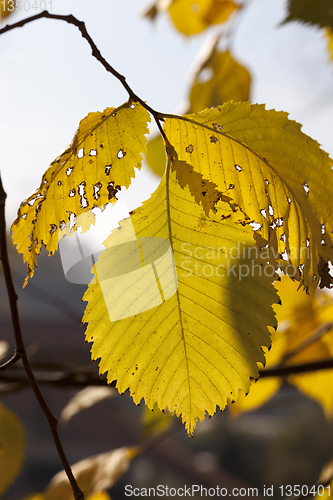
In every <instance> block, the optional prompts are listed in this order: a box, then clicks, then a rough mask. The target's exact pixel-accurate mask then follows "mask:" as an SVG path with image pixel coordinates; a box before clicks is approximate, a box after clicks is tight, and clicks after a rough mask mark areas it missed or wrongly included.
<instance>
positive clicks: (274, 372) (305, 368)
mask: <svg viewBox="0 0 333 500" xmlns="http://www.w3.org/2000/svg"><path fill="white" fill-rule="evenodd" d="M32 368H33V370H34V374H35V379H36V380H37V383H38V384H39V385H46V386H49V387H66V388H68V387H71V388H82V387H87V386H88V385H89V386H96V387H97V386H105V385H106V380H105V379H104V378H101V377H100V376H99V375H98V374H97V373H96V370H95V368H94V367H93V368H94V371H92V366H81V367H79V368H71V367H66V366H61V365H57V366H52V365H47V364H45V366H44V364H43V366H41V365H39V364H36V363H35V364H32ZM329 369H333V359H332V358H330V359H324V360H320V361H315V362H310V363H302V364H296V365H290V366H273V367H271V368H264V369H262V370H259V375H260V377H261V378H267V377H286V376H288V375H297V374H301V373H308V372H314V371H319V370H329ZM1 383H2V384H13V383H17V384H19V385H20V387H21V388H22V389H24V388H25V387H27V386H28V384H29V381H28V379H27V378H26V375H25V372H24V370H23V369H22V368H21V367H19V366H15V367H12V368H11V369H8V370H7V371H0V384H1ZM110 385H111V386H114V385H115V382H113V383H112V384H110ZM15 390H16V389H15ZM1 392H3V391H1V388H0V393H1Z"/></svg>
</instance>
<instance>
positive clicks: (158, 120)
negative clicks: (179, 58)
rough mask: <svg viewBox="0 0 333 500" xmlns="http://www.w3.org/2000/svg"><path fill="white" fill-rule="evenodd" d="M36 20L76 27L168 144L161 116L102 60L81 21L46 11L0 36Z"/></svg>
mask: <svg viewBox="0 0 333 500" xmlns="http://www.w3.org/2000/svg"><path fill="white" fill-rule="evenodd" d="M38 19H56V20H58V21H65V22H66V23H69V24H73V25H74V26H76V27H77V28H78V29H79V30H80V32H81V35H82V37H83V38H84V39H85V40H86V41H87V42H88V43H89V45H90V48H91V51H92V55H93V57H95V58H96V59H97V61H98V62H100V63H101V64H102V66H103V67H104V68H105V69H106V71H108V72H109V73H111V74H112V75H113V76H114V77H115V78H117V80H119V82H120V83H121V84H122V86H123V87H124V89H125V90H126V92H127V93H128V95H129V98H130V99H131V100H132V101H135V102H138V103H140V104H141V106H143V107H144V108H145V109H146V110H147V111H148V112H149V113H150V114H152V115H153V117H154V120H155V122H156V125H157V127H158V129H159V131H160V133H161V135H162V137H163V139H164V140H165V142H166V143H168V141H167V138H166V135H165V132H164V130H163V127H162V125H161V121H163V120H164V117H163V114H162V113H159V112H158V111H155V109H153V108H151V107H150V106H149V105H148V104H147V103H146V102H145V101H143V100H142V99H141V97H139V96H138V95H137V94H136V93H135V92H134V91H133V90H132V88H131V87H130V86H129V85H128V83H127V81H126V78H125V76H124V75H121V74H120V73H119V72H118V71H117V70H115V69H114V68H113V67H112V66H111V65H110V64H109V63H108V62H107V60H106V59H104V57H103V56H102V54H101V52H100V50H99V49H98V47H97V45H96V44H95V42H94V41H93V39H92V38H91V36H90V35H89V33H88V31H87V28H86V25H85V23H84V22H83V21H79V20H78V19H77V18H76V17H74V16H73V15H72V14H70V15H67V16H65V15H64V16H62V15H59V14H51V13H50V12H48V11H47V10H44V11H43V12H41V13H40V14H36V15H35V16H31V17H27V18H26V19H22V21H19V22H17V23H14V24H10V25H7V26H5V27H4V28H2V29H0V35H2V34H3V33H7V32H8V31H11V30H13V29H16V28H22V27H23V26H25V25H26V24H28V23H31V22H33V21H37V20H38Z"/></svg>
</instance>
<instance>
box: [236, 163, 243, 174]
mask: <svg viewBox="0 0 333 500" xmlns="http://www.w3.org/2000/svg"><path fill="white" fill-rule="evenodd" d="M235 169H236V170H237V172H241V171H242V170H243V169H242V167H240V166H239V165H235Z"/></svg>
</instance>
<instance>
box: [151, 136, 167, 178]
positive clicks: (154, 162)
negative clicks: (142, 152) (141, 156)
mask: <svg viewBox="0 0 333 500" xmlns="http://www.w3.org/2000/svg"><path fill="white" fill-rule="evenodd" d="M146 162H147V165H148V167H149V168H150V169H151V170H152V171H153V172H154V174H156V175H158V176H159V177H162V175H163V174H164V172H165V167H166V153H165V144H164V141H163V139H162V136H161V135H160V134H158V135H156V136H155V137H153V138H151V139H150V140H149V141H148V144H147V153H146Z"/></svg>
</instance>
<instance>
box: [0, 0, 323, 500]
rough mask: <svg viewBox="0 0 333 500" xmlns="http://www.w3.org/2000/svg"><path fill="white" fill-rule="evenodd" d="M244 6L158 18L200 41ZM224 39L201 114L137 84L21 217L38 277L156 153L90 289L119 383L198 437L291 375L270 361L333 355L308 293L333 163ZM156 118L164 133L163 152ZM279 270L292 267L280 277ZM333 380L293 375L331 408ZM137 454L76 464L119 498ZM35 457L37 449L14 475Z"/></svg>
mask: <svg viewBox="0 0 333 500" xmlns="http://www.w3.org/2000/svg"><path fill="white" fill-rule="evenodd" d="M301 3H302V5H300V3H299V2H298V1H291V2H290V4H289V16H288V18H287V19H286V21H290V20H293V19H296V18H297V19H303V20H304V21H306V22H312V23H313V24H319V25H320V26H321V27H325V28H329V27H331V21H329V20H328V17H329V16H330V15H331V14H330V11H329V10H325V9H326V3H325V2H324V1H323V2H322V6H323V11H322V12H321V14H320V15H319V14H318V19H317V18H315V19H314V18H313V17H311V16H310V19H309V18H308V15H309V7H308V5H307V2H301ZM240 10H241V6H240V5H237V4H236V3H235V2H233V1H231V0H197V1H196V2H193V1H192V0H177V1H175V0H174V1H170V2H165V1H160V0H157V1H156V2H155V4H154V5H153V6H152V7H151V8H150V9H149V10H148V11H147V12H146V16H147V17H148V18H150V19H155V18H156V16H157V15H161V13H163V11H166V12H168V15H169V16H170V19H171V21H172V22H173V24H174V26H175V27H176V28H177V30H178V31H180V32H181V33H182V34H184V35H185V36H192V35H195V34H197V33H199V32H201V31H203V30H205V29H206V28H207V27H208V26H210V25H211V24H219V23H225V22H227V23H230V22H231V21H232V17H233V16H236V15H237V13H238V12H239V11H240ZM311 12H312V13H313V9H312V10H311ZM218 42H219V37H215V38H214V39H213V40H212V43H211V44H210V48H209V50H208V51H207V53H206V57H205V58H204V59H203V60H201V63H200V66H199V68H198V71H197V74H196V76H195V78H194V81H193V84H192V87H191V89H190V92H189V104H188V112H187V113H186V114H184V115H182V116H176V115H167V114H161V113H159V112H156V111H154V110H153V109H151V108H150V107H149V106H148V105H146V104H145V103H144V102H143V101H142V100H141V99H140V98H138V97H137V96H135V94H134V93H133V92H132V91H130V92H129V95H130V98H129V101H128V102H126V103H124V104H123V105H122V106H120V107H118V108H107V109H106V110H104V111H103V112H95V113H90V114H88V115H87V116H86V117H85V118H84V119H83V120H82V121H81V123H80V125H79V128H78V130H77V132H76V133H75V136H74V138H73V140H72V143H71V144H70V146H69V147H68V148H67V149H66V150H65V151H64V152H63V153H62V154H61V155H60V156H59V157H58V158H56V160H54V161H53V162H52V164H51V165H50V167H49V168H48V169H47V170H46V172H45V174H44V175H43V178H42V181H41V184H40V186H39V188H37V189H36V191H35V192H34V193H33V194H32V195H31V196H30V197H29V198H27V199H26V200H24V202H23V203H22V204H21V206H20V209H19V212H18V217H17V219H16V220H15V222H14V223H13V226H12V235H13V244H14V245H16V247H17V250H18V252H20V253H21V254H22V255H23V260H24V262H26V264H27V270H28V277H27V279H26V282H25V285H26V284H27V282H28V279H29V278H31V277H32V276H33V274H34V269H35V267H36V266H37V256H38V255H39V253H40V251H41V248H42V246H44V247H45V248H46V249H47V250H48V252H49V254H50V255H52V254H53V253H54V252H55V251H56V250H57V248H58V243H59V241H60V240H61V239H62V238H67V237H70V236H71V235H73V234H74V233H75V231H76V230H78V229H80V230H81V231H88V230H89V227H90V226H91V225H92V224H94V221H95V213H96V210H95V209H103V208H104V207H105V206H106V204H108V203H112V204H116V203H117V193H119V192H120V191H121V190H124V189H127V188H128V187H129V185H130V183H131V179H133V178H134V176H135V175H136V174H137V171H138V170H140V168H141V165H142V157H143V155H146V158H147V162H148V164H149V165H150V166H151V168H152V170H153V171H154V172H155V173H156V174H158V175H160V176H161V182H160V185H159V187H158V188H157V190H156V191H155V193H153V195H152V196H151V197H150V198H149V199H148V200H147V201H145V202H144V203H143V204H142V206H140V207H138V208H137V209H136V210H134V211H133V212H131V213H130V214H129V217H128V218H127V219H124V220H122V221H120V222H119V228H118V229H116V230H114V231H112V232H111V234H110V235H109V237H108V238H107V239H106V241H105V242H104V245H105V247H106V249H105V251H104V252H102V253H101V255H100V256H99V259H98V261H97V262H96V264H95V266H94V269H93V273H94V278H93V279H92V281H91V283H90V285H89V287H88V289H87V291H86V294H85V296H84V300H85V301H87V302H88V305H87V308H86V311H85V314H84V317H83V321H84V322H86V323H88V326H87V329H86V333H85V337H86V341H87V342H92V343H93V345H92V349H91V355H92V359H93V360H97V359H99V360H100V361H99V370H100V373H101V374H102V373H105V372H107V381H108V382H109V383H111V382H113V381H116V387H117V389H118V391H119V392H120V393H123V392H124V391H125V390H127V389H129V390H130V393H131V395H132V398H133V400H134V402H135V403H136V404H139V403H140V401H142V399H144V401H145V403H146V405H147V406H148V408H149V409H153V408H155V409H157V408H159V409H160V410H165V409H168V410H169V411H170V412H171V413H172V414H175V415H176V416H181V417H182V421H183V422H184V423H185V427H186V429H187V432H188V433H189V434H190V435H192V434H193V432H194V429H195V427H196V423H197V420H198V419H199V420H201V421H202V420H203V419H204V417H205V414H206V413H208V415H213V414H214V413H215V412H216V409H217V408H219V409H220V410H223V409H224V408H225V406H226V404H227V403H230V402H232V403H234V402H235V401H236V400H237V401H236V403H235V405H233V406H232V407H231V408H233V412H239V411H244V410H249V409H251V408H253V407H256V406H258V405H260V404H263V403H264V402H265V401H266V400H267V399H268V398H269V397H271V396H272V395H273V394H274V392H275V391H276V390H278V388H279V386H280V384H281V379H276V378H272V379H262V380H260V381H259V382H258V384H256V385H255V386H254V387H252V388H251V385H252V384H253V383H254V382H256V381H257V380H258V378H259V368H260V367H261V366H265V364H266V358H267V362H268V364H269V365H271V366H273V365H278V366H290V365H294V364H296V363H304V362H308V361H313V360H321V359H326V358H330V357H331V356H332V354H333V353H332V352H331V351H332V349H333V347H332V339H331V333H330V332H331V326H332V325H331V323H330V317H331V312H332V299H331V297H330V296H329V295H328V294H327V293H324V292H318V291H317V292H316V294H313V295H307V293H310V292H313V291H315V290H317V287H318V285H319V286H320V287H321V288H323V287H330V286H331V283H332V277H331V275H330V273H329V263H330V262H331V261H332V260H333V252H332V248H333V244H332V234H333V201H332V200H333V197H332V193H331V190H330V186H331V185H332V168H333V162H332V160H331V159H330V158H329V156H328V155H327V154H326V153H325V152H323V151H322V150H321V149H320V148H319V146H318V144H317V143H316V142H315V141H314V140H312V139H311V138H310V137H308V136H306V135H305V134H303V133H302V132H301V127H300V125H298V124H297V123H296V122H293V121H291V120H289V119H288V116H287V114H286V113H283V112H277V111H274V110H266V109H265V107H264V106H263V105H257V104H250V103H249V102H245V101H247V100H248V99H249V93H250V84H251V78H250V75H249V73H248V71H247V70H246V68H244V67H243V66H241V65H240V64H239V63H238V62H237V61H236V60H235V59H234V58H233V56H232V54H231V51H230V50H228V51H220V50H219V49H218ZM207 70H209V71H210V78H209V79H208V80H206V81H204V82H203V81H202V78H201V75H202V72H204V71H207ZM122 83H123V82H122ZM127 89H128V87H127ZM232 101H234V102H232ZM207 108H208V109H207ZM151 119H153V120H155V121H156V123H157V125H158V128H159V130H160V135H159V136H158V137H155V138H152V139H151V140H150V141H149V143H148V146H147V136H148V133H149V130H148V123H149V122H150V121H151ZM162 125H163V126H162ZM92 210H94V211H92ZM235 249H237V254H236V256H235V253H234V252H235ZM231 264H232V265H231ZM277 273H279V274H281V273H284V274H285V275H286V276H285V278H283V279H282V281H280V283H277V280H278V279H280V278H279V274H277ZM288 275H289V277H291V278H292V279H293V280H294V282H293V281H291V280H290V278H289V277H288ZM133 276H135V282H134V283H135V287H133ZM273 283H274V284H273ZM301 287H302V288H303V291H299V292H297V294H296V291H297V289H298V288H301ZM133 288H134V289H133ZM279 296H280V298H281V299H282V303H283V306H282V307H281V306H280V305H279V304H280V298H279ZM291 297H292V299H291ZM295 297H297V298H296V301H295ZM277 320H278V322H279V325H280V326H279V328H278V329H277V331H276V332H275V330H276V328H277ZM286 321H287V322H288V324H287V323H286ZM323 323H325V324H326V326H325V327H324V328H323V326H322V324H323ZM271 335H272V337H273V349H272V350H271V351H270V348H271ZM268 351H270V352H268ZM328 373H329V374H330V372H328ZM331 376H332V375H331V374H330V375H327V373H325V374H324V375H323V374H322V372H320V371H319V372H316V373H311V374H307V375H290V376H289V377H288V380H289V381H290V382H291V383H293V384H295V385H296V386H297V387H299V388H300V389H301V390H303V391H305V392H307V393H308V394H309V395H310V396H311V397H314V398H316V399H318V400H319V401H320V402H321V403H322V404H323V406H324V408H325V411H326V412H327V414H329V413H330V412H331V411H332V407H333V392H332V388H331V386H330V384H329V381H330V377H331ZM323 380H324V382H325V383H323ZM250 388H251V392H250V396H248V397H247V398H244V395H247V394H248V393H249V391H250ZM90 397H91V396H90ZM96 399H97V400H98V399H99V398H98V397H97V398H96ZM5 411H7V410H5V409H4V412H5ZM22 441H23V437H22V440H21V442H22ZM137 453H139V450H138V449H135V448H133V449H127V448H124V449H121V450H115V451H113V452H110V453H109V454H105V456H101V457H94V458H90V459H89V460H88V461H84V462H80V463H79V464H76V466H74V468H73V469H74V472H75V475H76V477H77V478H78V482H79V484H81V485H82V486H81V487H82V488H83V490H84V491H85V493H86V495H87V496H88V498H91V500H93V499H94V500H104V499H107V498H109V497H108V495H107V494H106V493H105V492H104V490H106V489H107V488H109V487H110V486H111V485H112V484H114V482H115V481H116V479H117V477H118V476H119V475H121V474H122V473H123V472H124V471H125V470H126V469H127V468H128V466H129V463H130V461H131V459H132V458H133V457H134V456H136V454H137ZM106 455H107V456H106ZM21 461H22V448H21V449H20V450H19V451H18V452H17V461H16V465H15V467H13V470H12V475H11V478H13V477H14V476H15V475H16V473H17V470H18V469H19V463H20V462H21ZM110 463H111V465H110ZM103 464H104V466H103ZM106 464H107V465H106ZM112 464H114V465H112ZM103 467H104V468H103ZM110 470H111V471H112V473H110ZM8 477H9V476H8ZM7 479H8V478H7ZM66 481H67V480H65V479H64V477H62V476H58V477H56V478H55V479H54V482H53V483H51V485H50V486H49V488H48V489H47V490H45V492H44V493H43V494H41V495H37V496H36V495H35V496H33V497H30V500H34V499H35V500H36V499H40V500H51V499H54V500H55V499H57V498H60V497H61V498H62V499H64V498H68V499H70V498H71V495H72V493H71V490H70V489H69V485H68V483H66ZM1 486H2V485H1ZM2 487H3V490H4V489H5V488H6V487H7V484H6V485H3V486H2ZM66 488H67V490H66ZM89 495H90V496H89ZM103 495H104V496H103Z"/></svg>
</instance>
